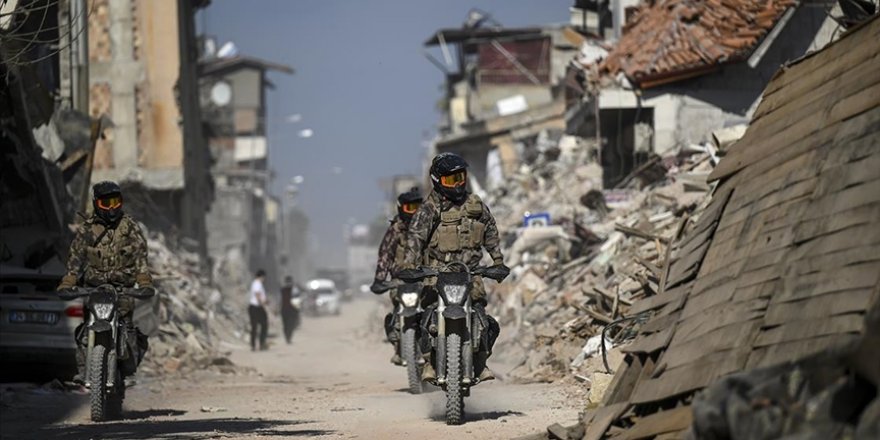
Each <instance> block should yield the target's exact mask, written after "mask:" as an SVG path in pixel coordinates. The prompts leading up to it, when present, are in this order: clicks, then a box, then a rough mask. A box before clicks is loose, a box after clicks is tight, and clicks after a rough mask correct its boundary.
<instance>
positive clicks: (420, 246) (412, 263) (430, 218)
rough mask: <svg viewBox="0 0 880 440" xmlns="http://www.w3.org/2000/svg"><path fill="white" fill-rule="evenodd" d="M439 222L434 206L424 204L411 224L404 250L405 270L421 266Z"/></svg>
mask: <svg viewBox="0 0 880 440" xmlns="http://www.w3.org/2000/svg"><path fill="white" fill-rule="evenodd" d="M437 221H439V219H438V218H437V212H436V211H435V208H434V205H432V204H430V203H424V204H422V206H421V207H420V208H419V210H418V211H417V212H416V214H415V215H414V216H413V218H412V220H410V222H409V230H408V231H407V234H406V247H405V248H404V254H403V255H404V263H403V268H404V269H414V268H416V267H418V266H420V265H421V263H422V256H423V255H424V251H425V247H426V246H427V245H428V240H430V239H431V232H433V231H434V226H435V223H436V222H437Z"/></svg>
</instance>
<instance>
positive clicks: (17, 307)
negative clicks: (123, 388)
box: [0, 266, 83, 377]
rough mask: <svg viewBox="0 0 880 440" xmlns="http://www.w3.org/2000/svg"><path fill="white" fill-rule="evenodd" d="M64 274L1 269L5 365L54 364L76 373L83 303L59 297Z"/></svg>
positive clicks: (0, 346)
mask: <svg viewBox="0 0 880 440" xmlns="http://www.w3.org/2000/svg"><path fill="white" fill-rule="evenodd" d="M60 281H61V274H43V273H40V272H37V271H35V270H31V269H26V268H19V267H10V266H0V357H2V358H3V362H4V364H7V363H16V364H18V363H21V364H34V365H37V364H39V365H46V364H48V365H51V366H54V367H57V368H60V369H61V370H60V371H64V372H65V373H69V376H68V377H70V376H72V375H73V373H75V372H76V344H75V343H74V341H73V331H74V329H76V326H77V325H79V324H80V323H81V322H82V316H83V304H82V301H77V302H75V303H69V302H67V301H62V300H61V299H59V298H58V296H57V294H56V292H55V287H56V286H57V285H58V283H59V282H60Z"/></svg>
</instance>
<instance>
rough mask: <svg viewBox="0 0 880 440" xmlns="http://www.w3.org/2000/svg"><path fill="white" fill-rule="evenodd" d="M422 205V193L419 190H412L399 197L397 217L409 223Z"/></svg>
mask: <svg viewBox="0 0 880 440" xmlns="http://www.w3.org/2000/svg"><path fill="white" fill-rule="evenodd" d="M421 204H422V193H420V192H419V189H418V188H412V189H410V190H409V191H407V192H405V193H402V194H400V195H399V196H397V215H398V216H399V217H400V218H401V219H403V221H405V222H407V223H409V221H410V219H412V216H413V215H414V214H415V213H416V210H418V208H419V205H421Z"/></svg>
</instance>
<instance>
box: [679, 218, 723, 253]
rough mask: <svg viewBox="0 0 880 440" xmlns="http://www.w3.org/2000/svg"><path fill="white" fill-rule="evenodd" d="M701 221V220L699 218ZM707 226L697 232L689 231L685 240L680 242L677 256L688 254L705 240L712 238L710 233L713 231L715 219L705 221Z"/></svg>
mask: <svg viewBox="0 0 880 440" xmlns="http://www.w3.org/2000/svg"><path fill="white" fill-rule="evenodd" d="M701 222H702V220H701ZM707 223H708V227H706V228H705V229H703V231H702V232H699V233H691V234H690V235H689V236H688V237H687V238H685V240H684V241H683V242H682V245H681V249H680V250H679V251H678V255H679V256H683V255H688V254H690V253H692V252H694V251H695V250H697V249H698V248H699V247H701V246H702V245H704V244H705V243H706V242H707V241H709V240H711V239H712V235H713V234H714V233H715V221H714V220H713V221H707Z"/></svg>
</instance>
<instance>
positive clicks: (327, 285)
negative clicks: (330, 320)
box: [306, 279, 342, 315]
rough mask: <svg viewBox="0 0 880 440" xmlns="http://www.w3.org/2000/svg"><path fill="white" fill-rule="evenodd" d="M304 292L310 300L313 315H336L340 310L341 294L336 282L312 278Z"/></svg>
mask: <svg viewBox="0 0 880 440" xmlns="http://www.w3.org/2000/svg"><path fill="white" fill-rule="evenodd" d="M306 287H307V289H308V290H307V291H306V294H307V296H308V298H309V300H310V302H312V308H313V310H310V312H311V313H312V314H314V315H338V314H340V313H341V312H342V307H341V302H342V294H341V293H339V290H338V289H337V288H336V283H334V282H333V281H332V280H327V279H314V280H311V281H309V283H308V284H307V285H306Z"/></svg>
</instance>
